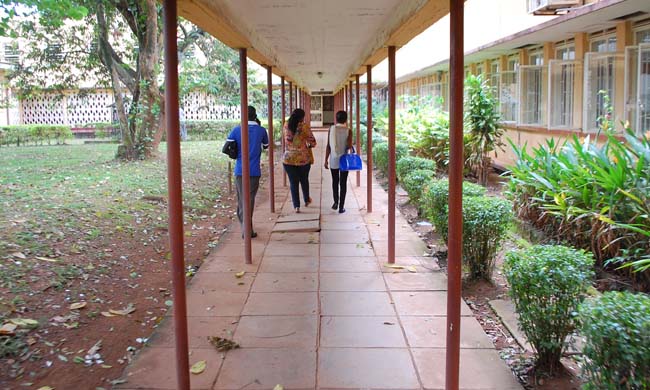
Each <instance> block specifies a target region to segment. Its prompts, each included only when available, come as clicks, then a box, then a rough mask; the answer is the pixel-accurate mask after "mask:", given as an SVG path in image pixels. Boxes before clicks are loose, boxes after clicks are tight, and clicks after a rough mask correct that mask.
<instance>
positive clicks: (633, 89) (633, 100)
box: [625, 43, 650, 135]
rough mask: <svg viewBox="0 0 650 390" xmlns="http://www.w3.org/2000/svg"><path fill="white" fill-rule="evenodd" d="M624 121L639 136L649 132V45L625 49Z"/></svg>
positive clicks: (643, 44)
mask: <svg viewBox="0 0 650 390" xmlns="http://www.w3.org/2000/svg"><path fill="white" fill-rule="evenodd" d="M625 119H626V121H628V123H629V125H630V127H631V128H632V130H634V131H636V133H637V134H639V135H640V134H645V133H646V132H647V131H650V43H642V44H640V45H639V46H633V47H627V48H626V49H625Z"/></svg>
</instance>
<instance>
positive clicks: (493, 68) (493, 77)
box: [488, 60, 499, 95]
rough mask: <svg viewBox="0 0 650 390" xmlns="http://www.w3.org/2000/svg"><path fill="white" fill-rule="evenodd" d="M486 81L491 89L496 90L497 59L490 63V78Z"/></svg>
mask: <svg viewBox="0 0 650 390" xmlns="http://www.w3.org/2000/svg"><path fill="white" fill-rule="evenodd" d="M488 81H489V83H490V86H491V87H492V89H494V90H495V91H496V90H497V89H498V87H499V61H498V60H495V61H492V62H491V63H490V78H489V79H488ZM495 95H496V94H495Z"/></svg>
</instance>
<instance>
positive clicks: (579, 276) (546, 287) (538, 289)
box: [504, 245, 594, 373]
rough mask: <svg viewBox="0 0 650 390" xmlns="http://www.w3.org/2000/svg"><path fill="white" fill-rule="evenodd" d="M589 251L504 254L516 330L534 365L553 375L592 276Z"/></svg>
mask: <svg viewBox="0 0 650 390" xmlns="http://www.w3.org/2000/svg"><path fill="white" fill-rule="evenodd" d="M593 265H594V259H593V256H592V255H591V253H588V252H585V251H583V250H577V249H573V248H570V247H566V246H562V245H535V246H532V247H530V248H527V249H523V250H520V251H512V252H509V253H507V254H506V260H505V263H504V273H505V276H506V278H507V279H508V283H509V284H510V296H511V297H512V300H513V301H514V303H515V307H516V309H517V313H518V314H519V327H520V328H521V330H523V332H524V333H525V334H526V337H527V338H528V341H530V343H531V344H532V346H533V347H534V348H535V350H536V351H537V361H536V366H537V368H539V369H540V370H542V371H545V372H550V373H553V372H554V371H555V370H556V369H557V368H558V367H559V366H560V357H561V356H562V350H563V349H564V347H565V345H566V343H565V340H566V337H567V335H569V333H570V332H571V331H572V330H573V329H574V328H575V326H576V322H577V321H576V320H577V318H576V311H577V310H578V306H579V304H580V302H581V301H582V299H583V295H584V294H585V292H586V290H587V288H588V287H589V286H590V284H591V279H592V277H593Z"/></svg>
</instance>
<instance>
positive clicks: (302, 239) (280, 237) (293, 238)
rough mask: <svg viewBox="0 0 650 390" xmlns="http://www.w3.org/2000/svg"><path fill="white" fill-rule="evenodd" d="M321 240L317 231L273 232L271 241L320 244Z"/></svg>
mask: <svg viewBox="0 0 650 390" xmlns="http://www.w3.org/2000/svg"><path fill="white" fill-rule="evenodd" d="M319 240H320V237H319V234H318V233H317V232H309V233H307V232H296V233H273V234H271V238H270V241H269V242H282V243H285V244H318V242H319Z"/></svg>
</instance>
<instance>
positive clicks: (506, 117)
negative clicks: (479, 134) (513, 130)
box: [497, 70, 519, 123]
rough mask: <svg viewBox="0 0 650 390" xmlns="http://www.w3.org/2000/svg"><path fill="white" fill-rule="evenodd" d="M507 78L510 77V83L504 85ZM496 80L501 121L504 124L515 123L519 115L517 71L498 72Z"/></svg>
mask: <svg viewBox="0 0 650 390" xmlns="http://www.w3.org/2000/svg"><path fill="white" fill-rule="evenodd" d="M507 76H510V77H512V79H511V82H510V83H506V82H507V80H506V78H507ZM498 79H499V85H498V90H497V95H498V96H499V112H500V113H501V118H502V119H501V120H502V122H504V123H517V120H518V114H519V109H518V107H519V98H518V97H519V87H518V81H519V80H518V77H517V71H516V70H506V71H503V72H499V78H498ZM506 88H507V89H506ZM506 92H507V93H506ZM506 97H507V99H506ZM504 103H507V104H504Z"/></svg>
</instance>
